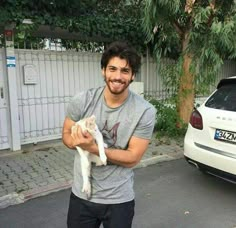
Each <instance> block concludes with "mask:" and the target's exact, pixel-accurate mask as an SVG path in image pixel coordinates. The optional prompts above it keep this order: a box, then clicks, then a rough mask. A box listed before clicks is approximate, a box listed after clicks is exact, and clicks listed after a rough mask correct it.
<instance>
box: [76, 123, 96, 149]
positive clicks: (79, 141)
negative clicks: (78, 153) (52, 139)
mask: <svg viewBox="0 0 236 228" xmlns="http://www.w3.org/2000/svg"><path fill="white" fill-rule="evenodd" d="M71 129H72V131H71V137H72V144H73V147H76V146H78V147H80V148H81V149H83V150H87V151H89V152H91V153H96V152H97V144H96V142H95V140H94V138H93V136H92V135H91V134H90V133H89V132H88V131H82V129H81V127H80V126H79V125H74V126H72V128H71Z"/></svg>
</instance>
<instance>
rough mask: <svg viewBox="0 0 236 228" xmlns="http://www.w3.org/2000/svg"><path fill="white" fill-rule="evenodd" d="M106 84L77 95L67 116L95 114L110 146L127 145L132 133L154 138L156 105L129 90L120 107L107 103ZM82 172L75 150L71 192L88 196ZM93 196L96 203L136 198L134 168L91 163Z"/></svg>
mask: <svg viewBox="0 0 236 228" xmlns="http://www.w3.org/2000/svg"><path fill="white" fill-rule="evenodd" d="M103 90H104V87H99V88H96V89H90V90H88V91H86V92H81V93H79V94H77V95H75V96H74V97H73V98H72V100H71V102H70V103H69V105H68V108H67V114H66V115H67V117H69V118H70V119H72V120H73V121H79V120H80V119H83V118H85V117H88V116H91V115H92V114H94V115H95V116H96V123H97V125H98V128H99V130H100V131H101V133H102V135H103V138H104V142H105V143H106V144H107V145H108V148H118V149H127V147H128V143H129V140H130V138H131V137H132V136H136V137H139V138H144V139H151V137H152V132H153V128H154V123H155V114H156V110H155V108H154V107H153V106H152V105H151V104H150V103H148V102H147V101H146V100H144V99H143V98H142V97H141V96H139V95H137V94H135V93H133V92H132V91H130V90H129V96H128V98H127V99H126V101H125V102H124V103H123V104H122V105H121V106H119V107H117V108H110V107H108V106H107V105H106V102H105V100H104V95H103ZM82 183H83V181H82V176H81V166H80V156H79V153H75V161H74V182H73V185H72V192H73V193H74V194H75V195H77V196H78V197H80V198H82V199H87V198H86V195H85V194H84V193H82V192H81V189H82ZM91 184H92V196H91V198H90V199H89V200H90V201H92V202H95V203H104V204H116V203H123V202H128V201H131V200H133V199H134V190H133V170H132V168H125V167H122V166H119V165H115V164H111V163H109V162H108V165H106V166H98V167H97V166H95V165H92V170H91Z"/></svg>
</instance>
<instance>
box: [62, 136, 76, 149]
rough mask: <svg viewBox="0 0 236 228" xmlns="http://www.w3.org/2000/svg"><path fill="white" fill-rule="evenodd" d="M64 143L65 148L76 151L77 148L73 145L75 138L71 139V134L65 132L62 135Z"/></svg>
mask: <svg viewBox="0 0 236 228" xmlns="http://www.w3.org/2000/svg"><path fill="white" fill-rule="evenodd" d="M62 141H63V143H64V145H65V146H67V147H68V148H70V149H75V146H74V144H73V138H72V137H71V133H70V132H63V133H62Z"/></svg>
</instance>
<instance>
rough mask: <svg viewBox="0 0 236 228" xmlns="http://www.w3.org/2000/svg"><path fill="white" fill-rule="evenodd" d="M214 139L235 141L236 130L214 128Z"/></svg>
mask: <svg viewBox="0 0 236 228" xmlns="http://www.w3.org/2000/svg"><path fill="white" fill-rule="evenodd" d="M214 139H216V140H222V141H227V142H230V143H236V132H232V131H225V130H221V129H216V131H215V137H214Z"/></svg>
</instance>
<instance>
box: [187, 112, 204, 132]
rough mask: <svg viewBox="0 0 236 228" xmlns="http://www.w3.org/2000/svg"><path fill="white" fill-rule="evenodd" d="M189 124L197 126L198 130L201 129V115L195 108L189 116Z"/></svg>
mask: <svg viewBox="0 0 236 228" xmlns="http://www.w3.org/2000/svg"><path fill="white" fill-rule="evenodd" d="M190 124H191V125H192V127H194V128H197V129H199V130H202V129H203V122H202V116H201V114H200V113H199V112H198V111H197V110H194V111H193V112H192V114H191V117H190Z"/></svg>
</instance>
